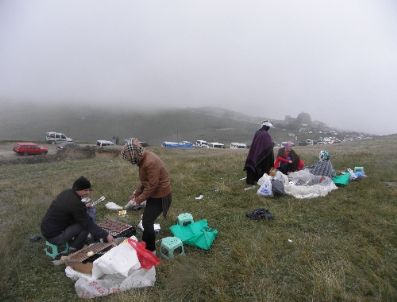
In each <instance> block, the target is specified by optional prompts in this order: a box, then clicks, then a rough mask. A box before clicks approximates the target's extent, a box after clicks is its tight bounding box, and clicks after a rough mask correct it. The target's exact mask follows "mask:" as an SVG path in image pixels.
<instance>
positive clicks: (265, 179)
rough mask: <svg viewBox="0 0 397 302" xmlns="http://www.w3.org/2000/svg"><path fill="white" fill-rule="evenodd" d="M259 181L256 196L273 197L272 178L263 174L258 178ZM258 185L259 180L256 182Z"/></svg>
mask: <svg viewBox="0 0 397 302" xmlns="http://www.w3.org/2000/svg"><path fill="white" fill-rule="evenodd" d="M260 181H261V186H260V187H259V189H258V191H257V192H256V194H258V195H259V196H264V197H271V196H273V191H272V178H271V177H270V176H269V175H267V174H266V173H265V174H263V176H262V177H261V178H260ZM258 183H259V180H258Z"/></svg>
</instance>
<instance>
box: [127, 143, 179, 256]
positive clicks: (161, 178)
mask: <svg viewBox="0 0 397 302" xmlns="http://www.w3.org/2000/svg"><path fill="white" fill-rule="evenodd" d="M120 155H121V157H122V158H123V159H124V160H127V161H129V162H130V163H131V164H132V165H137V166H138V168H139V172H138V174H139V180H140V184H139V185H138V187H137V188H136V190H135V191H134V192H133V193H132V195H131V196H130V203H132V204H137V205H140V204H141V203H142V202H144V201H145V200H146V206H145V210H144V211H143V216H142V226H143V234H142V240H143V241H144V242H145V243H146V249H147V250H149V251H152V252H154V251H155V250H156V246H155V239H156V234H155V232H154V225H153V224H154V221H155V220H156V219H157V217H159V216H160V214H161V213H163V216H164V217H166V216H167V212H168V209H169V207H170V205H171V201H172V195H171V182H170V178H169V175H168V171H167V169H166V167H165V164H164V162H163V161H162V160H161V159H160V157H158V156H157V155H156V154H154V153H153V152H151V151H149V150H145V149H144V148H143V147H142V145H141V143H140V142H139V140H138V139H136V138H132V139H131V140H129V141H128V142H127V144H125V145H124V147H123V149H122V150H121V154H120Z"/></svg>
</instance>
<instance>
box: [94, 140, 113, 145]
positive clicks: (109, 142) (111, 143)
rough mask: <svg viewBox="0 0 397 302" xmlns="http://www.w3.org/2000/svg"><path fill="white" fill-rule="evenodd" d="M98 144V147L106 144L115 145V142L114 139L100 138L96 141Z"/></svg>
mask: <svg viewBox="0 0 397 302" xmlns="http://www.w3.org/2000/svg"><path fill="white" fill-rule="evenodd" d="M96 145H97V146H98V147H105V146H113V145H114V143H113V142H112V141H107V140H104V139H98V140H97V141H96Z"/></svg>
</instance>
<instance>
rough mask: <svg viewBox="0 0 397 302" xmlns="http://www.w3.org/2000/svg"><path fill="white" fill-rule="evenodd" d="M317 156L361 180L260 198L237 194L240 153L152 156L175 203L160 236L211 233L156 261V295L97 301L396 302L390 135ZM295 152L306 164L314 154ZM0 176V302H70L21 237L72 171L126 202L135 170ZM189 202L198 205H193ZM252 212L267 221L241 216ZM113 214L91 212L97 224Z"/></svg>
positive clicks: (54, 271)
mask: <svg viewBox="0 0 397 302" xmlns="http://www.w3.org/2000/svg"><path fill="white" fill-rule="evenodd" d="M323 147H324V146H323ZM327 149H328V150H329V151H330V152H331V155H332V162H333V164H334V167H335V168H336V169H344V168H347V167H351V168H353V167H354V166H364V167H365V172H366V174H367V175H368V177H367V178H365V179H363V180H361V181H357V182H354V183H351V184H350V185H349V186H347V187H344V188H340V189H338V190H336V191H333V192H331V193H330V194H329V195H327V196H326V197H322V198H316V199H306V200H298V199H294V198H292V197H289V196H283V197H281V198H277V199H276V198H268V199H265V198H261V197H258V196H257V195H256V190H249V191H244V188H245V187H246V185H245V183H244V181H240V178H242V177H244V176H245V174H244V172H243V171H242V167H243V163H244V160H245V156H246V151H244V150H186V151H183V150H163V149H159V148H158V149H154V151H155V152H156V153H158V154H159V155H160V156H161V157H162V158H163V159H164V161H165V162H166V164H167V166H168V168H169V171H170V174H171V177H172V184H173V204H172V206H171V209H170V215H169V217H168V218H167V219H166V220H165V219H163V218H159V220H158V222H159V223H160V224H161V226H162V231H161V233H160V235H159V236H158V239H159V238H161V237H165V236H169V235H170V232H169V226H171V225H172V224H174V223H175V219H176V217H177V215H178V214H180V213H183V212H189V213H192V215H193V217H194V218H195V219H197V220H198V219H202V218H206V219H207V220H208V223H209V225H210V226H211V227H214V228H216V229H217V230H218V231H219V236H218V238H217V239H216V240H215V242H214V245H213V247H212V248H211V250H210V251H208V252H206V251H202V250H198V249H195V248H192V247H185V251H186V257H178V258H176V259H175V260H173V261H166V260H163V261H162V262H161V264H160V265H159V266H158V267H157V269H156V272H157V276H156V277H157V281H156V284H155V286H154V287H151V288H146V289H138V290H131V291H128V292H124V293H121V294H117V295H112V296H108V297H105V298H101V299H98V300H101V301H102V300H103V301H396V300H397V227H396V224H397V173H396V171H397V159H396V154H397V137H395V136H394V137H385V138H381V139H374V140H368V141H360V142H356V143H350V144H338V145H332V146H327ZM295 150H296V151H297V152H298V154H300V155H301V157H302V158H303V159H304V160H305V161H306V162H307V163H312V162H314V161H316V158H317V154H318V151H319V150H320V146H312V147H297V148H295ZM0 169H1V174H0V227H1V232H0V241H1V244H0V269H1V277H0V301H74V300H78V298H77V295H76V293H75V290H74V284H73V282H72V281H71V280H70V279H68V278H67V277H66V276H65V274H64V266H53V265H52V263H51V262H50V260H49V258H47V257H46V255H45V254H44V252H43V247H44V243H43V241H39V242H30V240H29V238H30V236H31V235H34V234H39V233H40V230H39V224H40V221H41V218H42V216H43V215H44V213H45V211H46V209H47V207H48V205H49V204H50V202H51V201H52V200H53V198H54V197H55V196H56V195H57V194H58V193H59V192H60V191H62V190H63V189H65V188H68V187H70V186H71V184H72V182H73V181H74V180H75V179H76V178H77V177H79V176H80V175H84V176H86V177H88V178H89V179H90V180H91V181H92V183H93V186H94V190H95V191H94V197H99V196H101V195H105V196H106V197H107V199H108V200H109V201H114V202H116V203H118V204H120V205H124V204H125V203H126V202H127V198H128V196H129V194H130V193H131V191H132V188H133V187H134V185H135V184H136V182H137V168H136V167H132V166H131V165H130V164H128V163H127V162H124V161H122V160H120V159H119V158H117V157H116V158H112V157H106V156H98V157H96V158H93V159H85V160H65V161H59V162H52V163H39V164H12V165H11V164H10V165H1V166H0ZM198 194H203V195H204V198H203V199H202V200H195V198H194V197H195V196H197V195H198ZM259 207H265V208H267V209H269V210H270V211H271V212H272V213H273V215H274V217H275V219H274V220H273V221H252V220H249V219H247V218H246V217H245V213H246V212H248V211H251V210H253V209H255V208H259ZM140 214H141V212H133V213H131V212H129V214H128V217H125V218H123V219H124V221H126V222H129V223H130V224H136V223H138V221H139V217H140ZM116 216H117V215H116V214H115V213H114V212H110V211H108V210H106V209H105V208H104V205H103V204H101V205H98V215H97V217H98V219H100V218H104V217H109V218H116ZM117 219H119V218H118V217H117ZM288 239H290V241H291V240H292V242H289V240H288Z"/></svg>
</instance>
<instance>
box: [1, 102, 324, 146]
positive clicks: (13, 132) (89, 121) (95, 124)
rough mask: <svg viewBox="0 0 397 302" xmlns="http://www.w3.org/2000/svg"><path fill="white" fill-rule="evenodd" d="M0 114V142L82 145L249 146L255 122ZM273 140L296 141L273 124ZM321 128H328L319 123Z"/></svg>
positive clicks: (43, 110) (77, 111) (132, 114)
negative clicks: (132, 141) (54, 140)
mask: <svg viewBox="0 0 397 302" xmlns="http://www.w3.org/2000/svg"><path fill="white" fill-rule="evenodd" d="M2 107H3V110H2V111H1V112H0V140H44V136H45V132H47V131H59V132H63V133H65V134H66V135H67V136H70V137H72V138H73V139H74V140H76V141H80V142H92V143H93V142H95V141H96V140H97V139H108V140H111V139H112V138H115V137H119V138H120V140H123V139H124V138H127V137H132V136H133V137H138V138H140V139H141V140H144V141H146V142H148V143H149V144H159V143H160V142H162V141H164V140H171V141H181V140H190V141H195V140H196V139H205V140H208V141H219V142H222V143H230V142H232V141H237V142H245V143H250V142H251V139H252V136H253V133H254V132H255V130H256V129H258V127H259V126H258V123H259V122H260V121H261V120H262V119H264V118H265V117H263V116H262V117H252V116H247V115H244V114H240V113H237V112H233V111H230V110H226V109H220V108H208V107H207V108H187V109H169V110H163V111H155V110H153V112H143V111H133V110H131V109H129V110H123V109H122V108H121V109H119V108H118V109H105V108H97V107H90V106H86V105H83V106H79V107H78V108H77V107H67V106H62V107H60V106H51V105H47V106H44V105H40V106H37V105H35V104H23V105H21V104H19V105H15V104H3V105H2ZM274 123H275V125H276V129H272V136H273V138H274V139H275V140H276V141H278V142H280V141H282V140H286V139H290V140H294V139H296V138H297V137H296V136H295V135H292V134H291V132H293V133H295V132H297V131H298V129H296V128H297V126H296V125H293V126H292V127H290V129H285V128H288V127H287V126H286V125H285V123H284V122H283V121H274ZM321 125H322V128H327V127H326V125H324V124H321Z"/></svg>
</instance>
